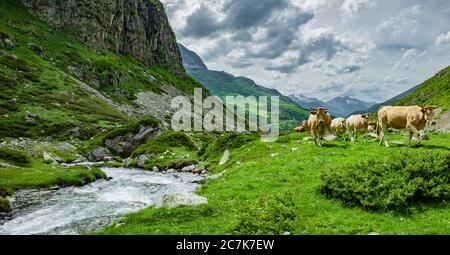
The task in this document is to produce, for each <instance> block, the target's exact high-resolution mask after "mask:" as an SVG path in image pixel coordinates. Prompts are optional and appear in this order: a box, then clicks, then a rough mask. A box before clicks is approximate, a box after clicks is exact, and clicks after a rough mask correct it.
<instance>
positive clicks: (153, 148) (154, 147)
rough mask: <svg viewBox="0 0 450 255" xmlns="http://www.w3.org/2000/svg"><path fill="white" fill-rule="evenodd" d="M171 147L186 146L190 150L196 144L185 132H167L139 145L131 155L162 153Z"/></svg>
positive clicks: (194, 147)
mask: <svg viewBox="0 0 450 255" xmlns="http://www.w3.org/2000/svg"><path fill="white" fill-rule="evenodd" d="M171 147H186V148H187V149H189V150H191V151H194V150H196V149H197V145H196V144H195V143H194V141H192V139H191V138H190V137H189V136H187V135H186V134H184V133H180V132H168V133H165V134H162V135H161V136H159V137H157V138H155V139H153V140H151V141H149V142H147V143H146V144H143V145H141V146H139V147H138V148H137V149H136V150H135V151H134V152H133V154H132V156H134V157H136V156H139V155H142V154H145V153H163V152H165V151H167V150H169V149H170V148H171Z"/></svg>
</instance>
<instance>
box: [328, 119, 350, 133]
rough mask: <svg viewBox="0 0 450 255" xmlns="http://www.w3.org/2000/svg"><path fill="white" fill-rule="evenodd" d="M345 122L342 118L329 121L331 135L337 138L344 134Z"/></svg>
mask: <svg viewBox="0 0 450 255" xmlns="http://www.w3.org/2000/svg"><path fill="white" fill-rule="evenodd" d="M345 122H346V120H345V119H344V118H336V119H333V121H331V127H330V130H331V134H333V135H335V136H339V135H341V134H344V133H345V130H346V126H347V125H346V123H345Z"/></svg>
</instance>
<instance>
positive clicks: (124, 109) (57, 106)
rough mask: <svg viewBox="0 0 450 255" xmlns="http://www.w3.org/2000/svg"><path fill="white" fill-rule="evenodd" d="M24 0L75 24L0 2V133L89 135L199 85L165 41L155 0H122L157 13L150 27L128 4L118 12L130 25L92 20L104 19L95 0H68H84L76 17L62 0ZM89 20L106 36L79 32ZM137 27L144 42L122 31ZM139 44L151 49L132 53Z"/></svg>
mask: <svg viewBox="0 0 450 255" xmlns="http://www.w3.org/2000/svg"><path fill="white" fill-rule="evenodd" d="M24 2H26V3H27V4H29V6H30V8H31V9H32V13H36V14H38V15H39V16H40V17H41V18H43V19H47V18H48V19H50V18H51V17H58V22H59V21H60V20H59V19H64V18H63V17H66V18H70V19H72V18H73V19H72V21H71V22H74V24H75V23H76V25H77V26H76V27H71V24H72V23H70V22H69V23H67V22H66V21H64V22H62V21H61V24H66V23H67V24H68V25H67V27H66V26H65V25H62V26H58V27H54V26H51V25H49V24H48V23H47V22H46V21H45V20H40V19H39V18H37V17H35V16H33V15H32V14H31V13H30V9H28V8H26V7H25V6H23V5H22V4H21V3H20V2H19V1H14V0H2V1H1V2H0V88H1V91H2V93H1V95H0V105H1V109H0V137H5V136H9V137H20V136H28V137H38V136H54V137H68V136H71V135H76V136H78V135H79V134H80V133H81V134H84V135H81V136H82V137H84V138H89V137H90V136H92V135H94V134H96V133H98V132H99V131H101V130H106V129H109V128H111V127H114V126H117V125H121V124H124V123H128V122H129V121H130V120H131V119H134V118H137V117H142V116H143V115H154V116H155V117H157V118H159V119H160V120H161V121H164V120H165V118H166V117H167V116H168V115H170V114H171V111H170V102H171V101H170V100H171V98H172V97H173V96H176V95H188V96H191V95H192V94H193V91H194V88H195V87H202V85H201V84H199V83H198V82H196V81H195V80H193V79H191V78H189V77H188V75H186V74H185V73H184V69H183V67H182V63H181V58H179V59H177V58H176V55H178V56H179V55H180V53H179V50H178V46H177V44H174V46H173V45H172V46H167V45H166V44H167V43H168V44H169V45H170V42H171V41H175V36H174V35H173V34H171V33H170V31H171V28H170V26H169V25H168V22H166V17H165V14H164V9H163V8H162V5H161V4H160V3H159V1H154V0H152V1H140V0H139V1H138V0H136V1H134V0H127V1H125V2H124V3H127V4H134V5H135V7H136V8H137V10H139V12H141V13H143V15H144V16H143V17H146V18H147V20H149V21H155V22H156V21H158V22H159V21H161V23H160V24H157V23H155V24H153V25H152V26H153V28H154V27H157V30H152V29H153V28H152V29H150V28H148V30H146V29H147V28H143V27H145V25H144V24H141V23H139V18H138V17H136V16H135V15H137V13H139V12H135V11H133V10H130V9H129V11H130V12H129V13H127V12H122V13H121V15H122V18H123V19H127V20H129V21H130V22H131V21H132V20H136V21H135V23H133V24H134V25H135V26H132V27H127V26H128V25H126V24H124V23H119V24H116V25H112V26H110V27H104V26H100V25H98V26H99V27H97V25H96V24H105V22H106V21H107V20H102V19H104V18H106V16H103V15H102V11H101V10H100V9H101V8H102V7H103V6H104V5H103V4H102V3H103V2H102V1H77V3H75V2H74V1H67V4H72V5H73V4H77V6H78V7H79V8H85V9H86V7H82V6H83V5H87V4H88V2H89V3H90V4H91V5H92V6H90V7H91V8H90V9H89V11H88V12H87V13H86V14H85V15H84V16H83V15H81V16H82V17H81V16H80V18H77V15H78V14H80V11H79V10H74V9H76V8H75V7H74V8H70V9H71V10H73V11H74V13H67V11H68V10H63V9H64V8H62V7H61V6H60V4H61V3H62V2H61V1H24ZM116 2H117V3H119V1H116ZM116 2H114V3H116ZM152 5H154V6H153V7H152ZM57 6H59V7H57ZM145 8H148V9H145ZM146 10H147V11H146ZM103 14H105V13H103ZM106 14H107V13H106ZM141 18H142V17H141ZM49 22H50V23H54V22H53V21H52V20H49ZM89 22H91V23H92V24H87V23H89ZM106 23H107V22H106ZM57 24H59V23H57ZM72 25H73V24H72ZM141 25H142V26H143V27H141ZM91 28H92V29H93V30H92V33H93V34H95V35H98V34H103V36H105V41H103V42H102V41H99V43H98V45H94V44H95V43H94V40H95V39H90V37H89V36H87V37H86V35H87V33H88V32H89V29H91ZM96 29H97V30H96ZM116 29H121V32H120V33H116V31H115V30H116ZM142 31H147V33H146V36H144V37H143V38H144V39H145V40H148V41H146V42H145V43H142V42H140V41H134V40H131V39H130V40H128V39H127V38H135V37H134V36H131V35H134V33H137V34H139V33H140V32H142ZM151 31H153V32H155V33H151ZM163 31H165V32H163ZM168 31H169V32H168ZM109 33H111V34H113V35H116V36H118V37H110V36H109ZM168 37H170V38H168ZM95 38H96V37H95ZM114 38H115V39H117V41H119V40H122V41H124V42H126V43H125V44H123V45H122V46H120V44H119V46H120V47H118V48H115V47H112V46H111V45H108V44H107V43H106V42H107V41H111V40H113V39H114ZM135 39H136V40H137V39H139V40H140V39H142V38H139V37H136V38H135ZM153 41H154V42H156V44H152V42H153ZM125 45H127V46H126V47H125ZM143 45H144V46H143ZM104 46H105V47H106V48H105V47H104ZM140 46H143V47H144V48H145V47H147V48H145V49H152V50H150V51H149V52H146V53H145V54H144V55H142V56H139V54H138V53H139V50H138V48H139V47H140ZM127 47H128V48H127ZM152 47H154V48H152ZM174 47H175V48H174ZM135 50H136V52H135ZM174 55H175V57H174V58H173V59H172V57H173V56H174ZM141 57H142V59H140V58H141ZM180 73H181V74H180Z"/></svg>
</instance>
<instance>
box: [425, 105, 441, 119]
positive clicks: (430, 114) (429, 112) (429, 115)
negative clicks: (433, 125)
mask: <svg viewBox="0 0 450 255" xmlns="http://www.w3.org/2000/svg"><path fill="white" fill-rule="evenodd" d="M436 109H437V107H435V106H430V107H422V109H421V111H422V113H423V116H424V119H425V120H426V121H432V120H433V119H434V116H435V112H434V110H436Z"/></svg>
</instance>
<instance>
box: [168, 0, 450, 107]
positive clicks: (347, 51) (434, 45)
mask: <svg viewBox="0 0 450 255" xmlns="http://www.w3.org/2000/svg"><path fill="white" fill-rule="evenodd" d="M162 2H163V3H164V5H165V8H166V12H167V14H168V16H169V20H170V23H171V25H172V27H173V29H174V30H175V33H176V35H177V39H178V41H179V42H181V43H182V44H184V45H185V46H186V47H187V48H189V49H191V50H194V51H195V52H197V53H198V54H199V55H200V56H201V57H202V59H203V60H204V61H205V63H206V65H207V66H208V67H209V68H210V69H214V70H223V71H226V72H229V73H231V74H234V75H236V76H246V77H249V78H251V79H253V80H255V81H256V82H257V83H258V84H260V85H263V86H266V87H270V88H276V89H278V90H279V91H280V92H282V93H284V94H297V95H306V96H312V97H318V98H320V99H323V100H328V99H331V98H333V97H335V96H341V95H348V96H352V97H357V98H360V99H363V100H370V101H383V100H386V99H389V98H391V97H393V96H395V95H397V94H399V93H401V92H403V91H405V90H406V89H408V88H411V87H413V86H415V85H417V84H419V83H421V82H423V81H424V80H425V79H427V78H428V77H430V76H432V75H434V74H435V73H436V72H437V71H439V70H440V69H442V68H444V67H446V66H448V65H450V1H449V0H395V1H392V0H207V1H206V0H201V1H199V0H162Z"/></svg>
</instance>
